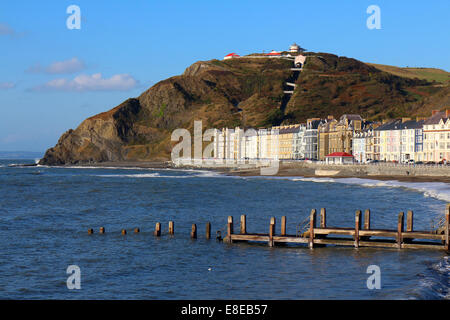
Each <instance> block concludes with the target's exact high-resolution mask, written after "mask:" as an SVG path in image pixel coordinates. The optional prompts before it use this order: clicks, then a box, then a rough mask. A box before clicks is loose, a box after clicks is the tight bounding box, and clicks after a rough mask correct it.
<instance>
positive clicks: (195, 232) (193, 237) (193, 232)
mask: <svg viewBox="0 0 450 320" xmlns="http://www.w3.org/2000/svg"><path fill="white" fill-rule="evenodd" d="M191 238H192V239H197V225H196V224H195V223H194V224H193V225H192V229H191Z"/></svg>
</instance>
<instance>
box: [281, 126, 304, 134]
mask: <svg viewBox="0 0 450 320" xmlns="http://www.w3.org/2000/svg"><path fill="white" fill-rule="evenodd" d="M298 132H300V127H299V126H298V127H291V128H281V129H279V131H278V133H279V134H286V133H298Z"/></svg>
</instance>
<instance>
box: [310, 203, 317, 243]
mask: <svg viewBox="0 0 450 320" xmlns="http://www.w3.org/2000/svg"><path fill="white" fill-rule="evenodd" d="M315 227H316V209H312V210H311V214H310V215H309V248H310V249H312V248H314V228H315Z"/></svg>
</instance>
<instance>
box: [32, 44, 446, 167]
mask: <svg viewBox="0 0 450 320" xmlns="http://www.w3.org/2000/svg"><path fill="white" fill-rule="evenodd" d="M305 55H307V56H308V58H307V59H306V62H305V65H304V66H303V71H302V72H301V73H300V74H298V72H296V71H294V70H291V68H292V67H293V62H292V61H290V60H286V59H277V58H267V57H261V56H253V57H249V56H247V57H243V58H238V59H230V60H225V61H222V60H220V61H219V60H210V61H199V62H196V63H194V64H193V65H191V66H190V67H188V68H187V69H186V70H185V72H184V73H183V74H182V75H179V76H175V77H171V78H169V79H166V80H163V81H160V82H158V83H157V84H155V85H154V86H152V87H151V88H149V89H148V90H146V91H145V92H143V93H142V94H141V95H140V96H139V97H137V98H131V99H128V100H126V101H124V102H123V103H122V104H120V105H119V106H117V107H115V108H113V109H111V110H109V111H107V112H104V113H101V114H98V115H95V116H93V117H90V118H88V119H86V120H85V121H83V122H82V123H81V124H80V126H79V127H78V128H77V129H75V130H72V129H71V130H69V131H67V132H66V133H64V134H63V135H62V136H61V138H60V139H59V141H58V143H57V144H56V146H55V147H53V148H50V149H49V150H47V152H46V154H45V156H44V158H43V159H42V161H41V163H42V164H52V165H61V164H67V163H75V164H76V163H85V162H102V161H140V160H168V159H170V152H171V149H172V146H173V143H172V142H171V141H170V137H171V133H172V131H173V130H174V129H176V128H186V129H188V130H191V132H192V127H193V122H194V120H203V127H204V129H206V128H223V127H235V126H241V127H245V128H248V127H255V128H258V127H270V126H273V125H279V124H289V123H300V122H304V121H306V119H307V118H310V117H326V116H327V115H334V116H335V117H340V116H341V115H342V114H345V113H357V114H360V115H361V116H363V117H365V118H367V119H369V120H381V119H385V118H396V117H403V116H429V115H430V112H431V110H433V109H439V110H444V109H445V108H446V107H448V106H450V84H449V83H444V82H442V81H444V80H445V78H442V72H443V71H442V70H441V71H434V70H438V69H418V68H415V69H414V71H412V70H409V68H407V70H406V71H408V72H409V73H408V76H406V75H400V73H402V72H403V73H406V71H405V70H404V69H405V68H396V67H389V66H380V65H373V64H367V63H363V62H361V61H358V60H356V59H352V58H347V57H339V56H336V55H333V54H329V53H314V52H308V53H305ZM428 70H431V71H428ZM425 71H426V72H425ZM415 75H417V77H416V76H415ZM444 75H445V72H444ZM436 79H441V80H440V81H441V82H433V81H431V80H436ZM442 79H444V80H442ZM436 81H437V80H436ZM286 83H295V85H296V86H295V89H294V88H293V87H292V86H289V85H287V84H286ZM291 90H293V94H292V95H291V94H286V93H284V91H291Z"/></svg>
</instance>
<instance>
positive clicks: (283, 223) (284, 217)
mask: <svg viewBox="0 0 450 320" xmlns="http://www.w3.org/2000/svg"><path fill="white" fill-rule="evenodd" d="M281 235H282V236H285V235H286V216H282V217H281Z"/></svg>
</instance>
